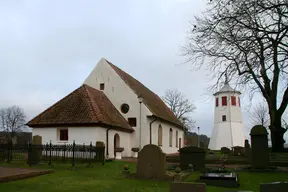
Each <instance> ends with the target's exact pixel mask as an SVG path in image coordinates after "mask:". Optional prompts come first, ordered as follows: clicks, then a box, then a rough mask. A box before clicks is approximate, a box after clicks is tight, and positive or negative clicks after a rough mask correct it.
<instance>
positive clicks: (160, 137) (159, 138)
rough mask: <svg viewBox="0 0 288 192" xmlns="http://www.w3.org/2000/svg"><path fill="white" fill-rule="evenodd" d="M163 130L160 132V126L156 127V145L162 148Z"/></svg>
mask: <svg viewBox="0 0 288 192" xmlns="http://www.w3.org/2000/svg"><path fill="white" fill-rule="evenodd" d="M162 131H163V130H162V126H161V124H159V126H158V145H159V146H162V140H163V137H162V136H163V132H162Z"/></svg>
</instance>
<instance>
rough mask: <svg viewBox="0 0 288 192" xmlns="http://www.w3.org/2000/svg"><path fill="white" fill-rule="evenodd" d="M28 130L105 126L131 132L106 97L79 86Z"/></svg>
mask: <svg viewBox="0 0 288 192" xmlns="http://www.w3.org/2000/svg"><path fill="white" fill-rule="evenodd" d="M27 125H28V126H30V127H55V126H56V127H57V126H97V125H98V126H108V127H111V128H117V129H122V130H123V131H131V132H132V131H134V130H133V129H132V128H131V127H130V126H129V124H128V122H127V121H126V120H125V119H124V117H123V116H122V115H121V114H120V113H119V112H118V110H117V109H116V108H115V107H114V105H113V104H112V103H111V102H110V100H109V99H108V98H107V97H106V95H105V94H104V93H103V92H102V91H99V90H96V89H94V88H92V87H90V86H88V85H85V84H84V85H82V86H81V87H79V88H78V89H76V90H74V91H73V92H72V93H70V94H68V95H67V96H66V97H64V98H63V99H61V100H60V101H58V102H57V103H55V104H54V105H52V106H51V107H49V108H48V109H46V110H45V111H44V112H42V113H41V114H39V115H38V116H36V117H35V118H34V119H32V120H31V121H29V122H28V123H27Z"/></svg>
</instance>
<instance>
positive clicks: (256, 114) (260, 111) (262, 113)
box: [250, 103, 269, 128]
mask: <svg viewBox="0 0 288 192" xmlns="http://www.w3.org/2000/svg"><path fill="white" fill-rule="evenodd" d="M250 119H251V121H252V122H251V123H252V124H253V125H262V126H264V127H266V128H267V127H268V126H269V111H268V108H267V107H266V106H265V105H264V103H258V104H257V105H255V107H254V108H253V111H252V112H251V113H250Z"/></svg>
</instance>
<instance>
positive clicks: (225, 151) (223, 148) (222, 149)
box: [221, 147, 231, 155]
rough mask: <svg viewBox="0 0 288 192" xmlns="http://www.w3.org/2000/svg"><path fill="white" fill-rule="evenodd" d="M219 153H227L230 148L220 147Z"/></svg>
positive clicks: (229, 151)
mask: <svg viewBox="0 0 288 192" xmlns="http://www.w3.org/2000/svg"><path fill="white" fill-rule="evenodd" d="M221 153H222V154H225V155H228V154H230V153H231V150H230V149H229V148H227V147H221Z"/></svg>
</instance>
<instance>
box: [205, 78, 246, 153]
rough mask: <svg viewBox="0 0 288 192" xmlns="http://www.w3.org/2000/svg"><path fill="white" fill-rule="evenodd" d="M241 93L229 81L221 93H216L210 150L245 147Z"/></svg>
mask: <svg viewBox="0 0 288 192" xmlns="http://www.w3.org/2000/svg"><path fill="white" fill-rule="evenodd" d="M240 95H241V92H240V91H237V90H234V89H233V88H231V86H230V85H229V83H228V81H227V79H226V81H225V83H224V86H223V87H222V89H220V91H218V92H216V93H214V96H215V110H214V128H213V131H212V134H211V138H210V142H209V146H208V148H209V149H211V150H220V149H221V147H227V148H230V149H231V148H232V147H235V146H241V147H244V143H245V133H244V125H243V120H242V113H241V103H240Z"/></svg>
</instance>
